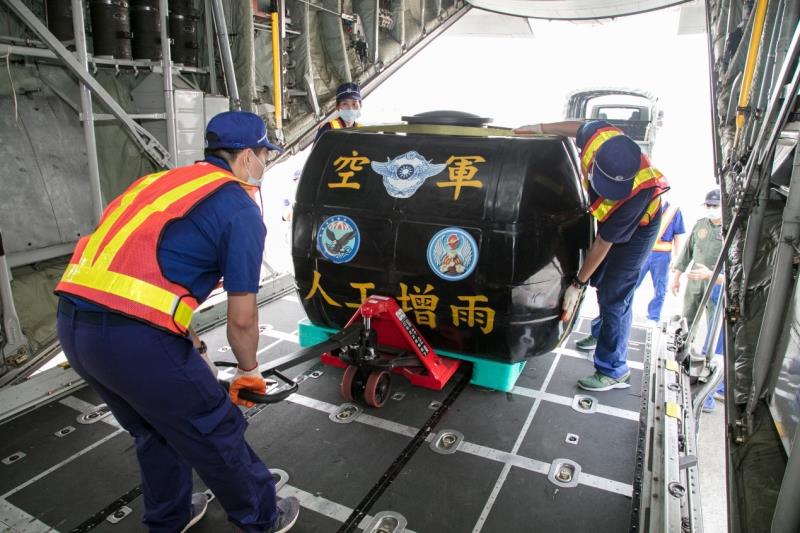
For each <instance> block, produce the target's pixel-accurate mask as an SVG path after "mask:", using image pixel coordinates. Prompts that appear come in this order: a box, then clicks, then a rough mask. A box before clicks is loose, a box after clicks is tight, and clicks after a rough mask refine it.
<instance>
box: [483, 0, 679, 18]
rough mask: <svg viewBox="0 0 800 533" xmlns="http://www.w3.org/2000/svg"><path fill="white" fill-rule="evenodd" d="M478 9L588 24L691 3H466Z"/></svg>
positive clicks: (518, 0) (587, 0) (567, 0)
mask: <svg viewBox="0 0 800 533" xmlns="http://www.w3.org/2000/svg"><path fill="white" fill-rule="evenodd" d="M467 1H468V2H469V3H470V4H472V5H473V6H475V7H477V8H479V9H486V10H489V11H495V12H497V13H505V14H508V15H515V16H518V17H529V18H540V19H556V20H587V19H603V18H611V17H622V16H625V15H634V14H636V13H644V12H646V11H653V10H656V9H663V8H665V7H670V6H675V5H678V4H683V3H686V2H688V1H689V0H467Z"/></svg>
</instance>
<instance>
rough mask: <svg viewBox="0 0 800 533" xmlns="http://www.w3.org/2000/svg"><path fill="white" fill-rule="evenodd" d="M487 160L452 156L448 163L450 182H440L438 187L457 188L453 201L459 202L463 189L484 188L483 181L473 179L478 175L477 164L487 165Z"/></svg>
mask: <svg viewBox="0 0 800 533" xmlns="http://www.w3.org/2000/svg"><path fill="white" fill-rule="evenodd" d="M485 162H486V159H484V158H483V157H481V156H479V155H459V156H455V155H451V156H450V159H448V160H447V161H446V164H447V165H448V166H447V172H448V174H450V181H439V182H437V183H436V186H437V187H455V191H454V194H453V200H458V196H459V195H460V194H461V187H477V188H478V189H480V188H481V187H483V183H482V182H481V180H474V179H472V178H474V177H475V175H476V174H477V173H478V167H476V166H475V163H485Z"/></svg>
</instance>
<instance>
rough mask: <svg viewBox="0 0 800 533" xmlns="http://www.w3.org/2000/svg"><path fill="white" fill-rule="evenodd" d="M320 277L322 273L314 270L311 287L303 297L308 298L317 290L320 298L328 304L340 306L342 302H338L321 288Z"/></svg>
mask: <svg viewBox="0 0 800 533" xmlns="http://www.w3.org/2000/svg"><path fill="white" fill-rule="evenodd" d="M321 278H322V274H320V273H319V272H317V271H316V270H315V271H314V279H313V280H312V281H311V288H310V289H309V290H308V294H306V296H305V298H303V299H304V300H310V299H311V298H312V297H313V296H314V295H315V294H316V293H317V292H319V294H320V296H322V299H323V300H325V301H326V302H327V303H328V305H332V306H334V307H341V306H342V304H340V303H339V302H337V301H336V300H334V299H333V298H331V297H330V296H328V293H326V292H325V289H323V288H322V284H321V283H320V280H321Z"/></svg>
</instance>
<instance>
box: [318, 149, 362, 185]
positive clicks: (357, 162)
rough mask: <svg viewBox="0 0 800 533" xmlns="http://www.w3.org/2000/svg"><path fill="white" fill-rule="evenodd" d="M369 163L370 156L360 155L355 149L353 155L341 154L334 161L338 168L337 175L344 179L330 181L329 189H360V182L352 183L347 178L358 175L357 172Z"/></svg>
mask: <svg viewBox="0 0 800 533" xmlns="http://www.w3.org/2000/svg"><path fill="white" fill-rule="evenodd" d="M368 164H369V158H368V157H364V156H359V155H358V152H356V151H355V150H353V155H352V156H349V157H345V156H341V157H339V158H337V159H336V160H335V161H334V162H333V166H334V167H335V168H336V175H337V176H339V177H340V178H341V180H342V181H340V182H338V183H328V188H329V189H360V188H361V184H360V183H350V182H348V181H347V180H349V179H350V178H352V177H353V176H355V175H356V172H361V171H362V170H364V166H365V165H368Z"/></svg>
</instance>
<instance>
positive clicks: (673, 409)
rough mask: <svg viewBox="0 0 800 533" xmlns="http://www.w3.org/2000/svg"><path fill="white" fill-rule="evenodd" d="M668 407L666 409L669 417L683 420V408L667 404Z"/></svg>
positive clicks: (670, 403)
mask: <svg viewBox="0 0 800 533" xmlns="http://www.w3.org/2000/svg"><path fill="white" fill-rule="evenodd" d="M666 407H667V408H666V413H667V416H671V417H672V418H677V419H678V420H680V418H681V408H680V407H678V404H677V403H674V402H667V405H666Z"/></svg>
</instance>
